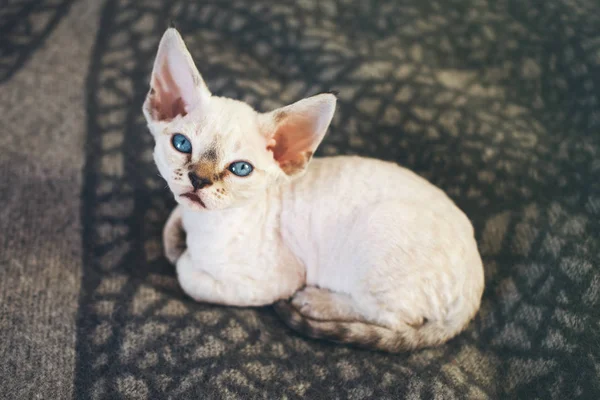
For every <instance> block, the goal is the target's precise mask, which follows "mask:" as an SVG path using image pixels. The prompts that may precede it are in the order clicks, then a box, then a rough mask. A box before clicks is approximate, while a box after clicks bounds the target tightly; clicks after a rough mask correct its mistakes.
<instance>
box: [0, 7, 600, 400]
mask: <svg viewBox="0 0 600 400" xmlns="http://www.w3.org/2000/svg"><path fill="white" fill-rule="evenodd" d="M71 3H72V2H70V1H66V0H45V1H37V2H36V1H25V0H14V1H9V2H8V5H7V6H3V8H2V9H1V11H0V24H1V25H0V33H1V35H2V37H1V42H0V115H2V130H3V132H2V134H1V135H0V174H1V176H2V178H3V179H1V180H0V202H1V204H2V207H1V208H0V338H1V340H0V398H8V399H12V398H95V399H105V398H106V399H113V398H132V399H157V398H207V399H208V398H268V399H270V398H283V397H285V398H310V399H321V398H323V399H325V398H339V399H345V398H352V399H369V398H388V399H397V398H407V399H421V398H423V399H429V398H435V399H452V398H456V399H465V398H473V399H485V398H490V399H496V398H523V399H534V398H539V399H571V398H586V399H587V398H589V399H597V398H600V384H599V382H600V308H599V306H600V265H599V263H600V178H599V176H600V104H599V101H598V95H599V93H600V3H598V2H597V1H596V0H545V1H542V0H513V1H510V0H498V1H496V0H446V1H435V0H432V1H422V0H397V1H374V0H373V1H366V0H365V1H363V0H346V1H342V0H337V1H333V0H332V1H300V2H296V1H288V2H277V3H274V2H270V1H267V0H262V1H243V0H232V1H220V0H219V1H217V0H212V1H182V0H175V1H169V0H153V1H143V2H142V1H132V0H108V1H105V2H96V1H95V0H83V1H80V2H75V3H73V4H71ZM171 19H173V20H175V21H176V23H177V26H178V28H179V29H180V31H181V33H182V35H183V37H184V39H185V40H186V42H187V44H188V46H189V48H190V50H191V52H192V54H193V56H194V59H195V60H196V63H197V65H198V67H199V69H200V71H201V72H202V74H203V76H204V78H205V80H206V81H207V84H208V85H209V87H210V89H211V90H212V91H213V92H214V93H215V94H218V95H225V96H231V97H235V98H239V99H243V100H245V101H247V102H249V103H250V104H252V105H253V106H255V107H256V108H257V109H259V110H261V111H266V110H268V109H271V108H273V107H277V106H280V105H283V104H285V103H290V102H293V101H295V100H298V99H300V98H302V97H305V96H307V95H311V94H315V93H318V92H321V91H326V90H332V89H333V90H337V91H339V106H338V111H337V114H336V116H335V118H334V122H333V125H332V128H331V130H330V133H329V135H328V136H327V137H326V139H325V142H324V143H323V145H322V147H321V149H320V150H319V152H318V154H317V155H334V154H359V155H364V156H371V157H377V158H382V159H386V160H394V161H396V162H398V163H400V164H402V165H404V166H407V167H409V168H411V169H413V170H415V171H416V172H418V173H419V174H421V175H423V176H425V177H427V178H428V179H430V180H431V181H432V182H433V183H435V184H437V185H439V186H440V187H441V188H443V189H444V190H446V191H447V192H448V193H449V195H450V196H451V197H452V198H453V199H454V200H455V201H456V202H457V204H458V205H459V206H460V207H461V208H462V209H463V210H465V212H466V213H467V215H469V217H470V218H471V220H472V221H473V224H474V226H475V228H476V232H477V239H478V243H479V246H480V250H481V253H482V256H483V259H484V263H485V274H486V290H485V293H484V297H483V303H482V308H481V311H480V313H479V314H478V315H477V317H476V319H475V320H474V321H473V322H472V323H471V324H470V325H469V328H468V329H467V331H466V332H464V333H463V334H461V335H460V336H459V337H457V338H456V339H454V340H452V341H451V342H449V343H448V344H446V345H444V346H441V347H438V348H434V349H427V350H423V351H418V352H414V353H409V354H403V355H387V354H381V353H374V352H369V351H364V350H356V349H351V348H346V347H341V346H335V345H332V344H328V343H323V342H318V341H313V340H308V339H305V338H303V337H300V336H298V335H296V334H294V333H293V332H290V331H289V330H288V329H287V328H285V326H284V325H283V324H282V323H281V322H280V321H279V320H278V319H277V317H276V316H275V314H274V312H273V311H272V310H271V309H270V308H268V307H267V308H262V309H234V308H227V307H216V306H211V305H206V304H198V303H195V302H193V301H192V300H190V299H189V298H187V297H186V296H185V295H184V294H183V292H182V291H181V289H180V288H179V287H178V285H177V281H176V279H175V273H174V270H173V268H172V267H171V266H169V265H168V263H167V262H166V260H165V259H164V257H163V256H162V247H161V243H160V231H161V229H162V226H163V224H164V222H165V220H166V218H167V216H168V213H169V211H170V209H171V208H172V207H173V205H174V202H173V200H172V199H171V196H170V193H169V192H168V190H167V189H166V188H165V184H164V182H163V181H161V179H160V178H159V177H158V175H157V172H156V168H155V167H154V165H153V162H152V138H151V136H150V135H149V134H148V132H147V130H146V127H145V124H144V120H143V116H142V113H141V104H142V102H143V99H144V96H145V94H146V92H147V89H148V86H147V84H148V78H149V73H150V69H151V67H152V61H153V57H154V55H155V51H156V48H157V45H158V40H159V39H160V36H161V34H162V33H163V31H164V29H165V27H166V26H167V25H168V22H169V20H171Z"/></svg>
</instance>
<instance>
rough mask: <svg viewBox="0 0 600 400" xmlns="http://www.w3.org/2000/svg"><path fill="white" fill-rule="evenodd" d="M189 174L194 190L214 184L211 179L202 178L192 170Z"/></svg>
mask: <svg viewBox="0 0 600 400" xmlns="http://www.w3.org/2000/svg"><path fill="white" fill-rule="evenodd" d="M188 176H189V178H190V182H191V183H192V186H193V187H194V190H198V189H202V188H203V187H205V186H210V185H211V184H212V181H211V180H210V179H206V178H201V177H199V176H198V175H196V174H195V173H193V172H190V173H189V174H188Z"/></svg>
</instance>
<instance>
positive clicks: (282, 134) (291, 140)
mask: <svg viewBox="0 0 600 400" xmlns="http://www.w3.org/2000/svg"><path fill="white" fill-rule="evenodd" d="M311 128H312V126H311V124H310V123H308V121H306V120H304V119H302V118H294V117H288V118H286V120H285V121H282V122H281V123H280V125H279V126H278V127H277V130H276V132H275V134H274V135H273V139H272V140H271V141H270V142H269V145H268V149H269V150H271V151H272V152H273V158H275V160H276V161H277V162H278V163H279V166H280V167H281V169H282V170H283V171H284V172H286V173H287V174H294V173H295V172H297V171H298V170H301V169H302V168H304V167H305V166H306V164H307V163H308V161H310V159H311V157H312V154H313V147H314V139H315V136H314V133H313V132H312V131H311Z"/></svg>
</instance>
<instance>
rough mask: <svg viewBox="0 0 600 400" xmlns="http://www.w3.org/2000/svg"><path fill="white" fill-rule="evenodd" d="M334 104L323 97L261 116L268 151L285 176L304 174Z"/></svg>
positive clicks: (329, 119)
mask: <svg viewBox="0 0 600 400" xmlns="http://www.w3.org/2000/svg"><path fill="white" fill-rule="evenodd" d="M335 103H336V98H335V96H334V95H333V94H330V93H324V94H319V95H316V96H313V97H309V98H306V99H303V100H300V101H298V102H296V103H294V104H291V105H289V106H286V107H282V108H278V109H277V110H274V111H271V112H270V113H267V114H262V115H261V118H262V121H261V122H262V124H261V129H262V131H263V133H264V134H265V135H266V136H267V140H268V149H269V150H271V151H272V152H273V157H274V158H275V160H276V161H277V162H278V163H279V166H280V168H281V169H282V170H283V172H285V173H286V174H287V175H289V176H293V175H296V174H298V173H300V172H303V171H304V169H305V168H306V166H307V165H308V162H309V161H310V159H311V158H312V155H313V154H314V152H315V150H316V149H317V147H318V146H319V144H320V143H321V141H322V140H323V136H325V132H327V128H328V127H329V124H330V123H331V119H332V118H333V113H334V112H335Z"/></svg>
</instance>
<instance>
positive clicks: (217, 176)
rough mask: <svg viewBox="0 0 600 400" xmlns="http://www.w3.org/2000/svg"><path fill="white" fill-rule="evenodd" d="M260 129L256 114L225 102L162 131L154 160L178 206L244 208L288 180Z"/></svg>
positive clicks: (212, 101)
mask: <svg viewBox="0 0 600 400" xmlns="http://www.w3.org/2000/svg"><path fill="white" fill-rule="evenodd" d="M259 129H260V128H259V115H258V114H257V113H256V112H255V111H254V110H253V109H251V108H250V107H249V106H248V105H246V104H245V103H242V102H237V101H234V100H230V99H225V98H220V97H211V98H210V101H209V103H208V104H207V106H206V107H205V108H203V109H198V110H194V111H193V112H191V113H189V114H187V115H186V116H184V117H178V118H175V119H174V120H173V121H170V122H169V123H166V124H164V125H162V126H160V128H159V129H158V132H156V133H155V135H154V136H155V138H156V145H155V148H154V160H155V162H156V165H157V166H158V170H159V172H160V174H161V176H162V177H163V178H164V179H165V180H166V181H167V183H168V184H169V188H170V189H171V191H172V192H173V194H174V196H175V199H176V200H177V202H178V203H180V204H183V205H185V206H188V207H191V208H193V209H198V210H200V209H209V210H215V209H224V208H229V207H236V206H241V205H244V204H246V203H247V202H249V201H251V200H252V199H253V198H255V197H256V196H257V195H258V194H261V193H264V192H265V190H266V189H267V188H268V187H269V186H271V185H273V184H275V183H276V181H277V179H278V178H281V177H282V176H284V174H283V173H282V172H281V169H280V168H279V165H278V164H277V162H276V161H275V160H274V158H273V155H272V153H271V152H270V151H268V150H267V144H268V143H267V140H266V139H265V137H264V136H263V135H261V134H260V130H259Z"/></svg>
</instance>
